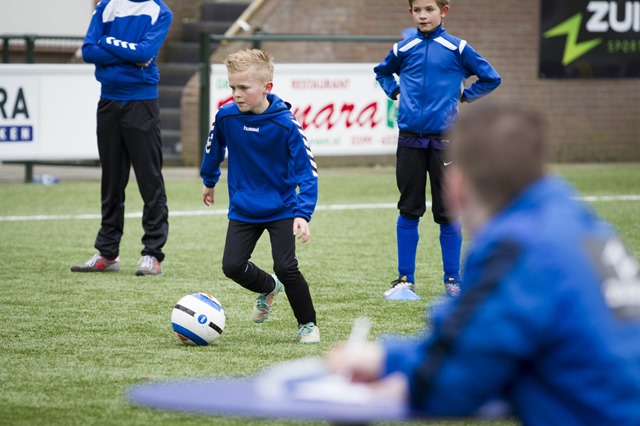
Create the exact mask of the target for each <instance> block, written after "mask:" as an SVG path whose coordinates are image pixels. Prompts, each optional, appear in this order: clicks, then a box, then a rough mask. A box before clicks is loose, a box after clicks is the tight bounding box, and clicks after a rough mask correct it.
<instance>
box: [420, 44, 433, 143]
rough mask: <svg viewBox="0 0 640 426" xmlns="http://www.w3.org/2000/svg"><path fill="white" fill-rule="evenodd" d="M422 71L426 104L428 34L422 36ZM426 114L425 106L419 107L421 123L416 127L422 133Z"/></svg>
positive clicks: (423, 93)
mask: <svg viewBox="0 0 640 426" xmlns="http://www.w3.org/2000/svg"><path fill="white" fill-rule="evenodd" d="M424 41H425V43H424V73H423V77H422V78H423V80H422V90H423V92H422V96H423V99H424V103H425V104H426V101H427V93H428V92H429V90H428V89H427V80H428V78H427V69H428V66H427V65H428V63H429V45H430V44H431V37H430V36H425V38H424ZM425 114H426V108H424V107H423V108H420V123H422V124H421V125H420V129H418V132H419V133H420V134H422V129H424V128H426V122H427V118H426V117H425Z"/></svg>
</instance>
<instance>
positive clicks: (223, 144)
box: [200, 49, 320, 343]
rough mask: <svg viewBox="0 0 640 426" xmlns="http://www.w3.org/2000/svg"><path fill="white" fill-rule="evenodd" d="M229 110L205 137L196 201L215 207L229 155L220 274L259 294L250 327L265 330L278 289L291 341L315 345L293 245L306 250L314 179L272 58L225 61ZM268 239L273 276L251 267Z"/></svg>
mask: <svg viewBox="0 0 640 426" xmlns="http://www.w3.org/2000/svg"><path fill="white" fill-rule="evenodd" d="M225 65H226V67H227V71H228V78H229V86H230V87H231V91H232V94H233V100H234V102H233V103H231V104H227V105H224V106H222V107H221V108H220V109H219V110H218V112H217V114H216V117H215V121H214V124H213V126H212V128H211V131H210V132H209V138H208V141H207V145H206V148H205V154H204V158H203V161H202V167H201V170H200V174H201V176H202V180H203V183H204V188H203V190H202V199H203V202H204V203H205V204H206V205H211V204H213V202H214V195H215V187H216V184H217V183H218V180H219V179H220V164H221V163H222V161H223V160H224V158H225V154H226V151H227V150H228V151H229V153H228V187H229V213H228V217H229V226H228V230H227V237H226V242H225V248H224V255H223V259H222V270H223V272H224V274H225V275H226V276H227V277H229V278H231V279H232V280H234V281H235V282H237V283H238V284H240V285H241V286H243V287H245V288H246V289H248V290H251V291H253V292H255V293H258V294H259V295H258V297H257V299H256V303H255V306H254V308H253V312H252V314H251V319H252V321H253V322H255V323H262V322H264V321H265V320H266V319H267V317H268V316H269V313H270V312H271V307H272V304H273V301H274V298H275V297H276V296H277V295H278V293H279V292H281V291H282V290H283V289H284V290H285V291H286V294H287V297H288V299H289V303H290V305H291V308H292V309H293V314H294V316H295V317H296V320H297V322H298V330H297V332H296V334H295V339H296V340H298V341H299V342H301V343H317V342H319V341H320V331H319V329H318V326H317V321H316V312H315V309H314V306H313V301H312V298H311V294H310V291H309V285H308V283H307V281H306V280H305V278H304V276H303V275H302V273H301V272H300V270H299V269H298V260H297V259H296V254H295V241H296V240H295V237H296V235H297V236H298V239H299V240H300V241H302V242H303V243H305V242H306V241H307V240H308V239H309V236H310V231H309V221H310V220H311V215H312V213H313V211H314V210H315V206H316V202H317V198H318V172H317V166H316V163H315V159H314V157H313V154H312V152H311V149H310V147H309V143H308V141H307V138H306V136H305V133H304V131H303V129H302V126H301V125H300V123H299V122H298V120H297V119H296V118H295V116H294V115H293V114H292V113H291V111H290V105H289V104H287V103H285V102H284V101H283V100H282V99H280V98H279V97H278V96H276V95H275V94H273V93H271V89H272V88H273V83H272V79H273V67H274V65H273V57H272V56H271V55H270V54H268V53H267V52H264V51H262V50H259V49H252V50H241V51H238V52H235V53H232V54H231V55H229V56H228V57H227V58H226V60H225ZM265 230H266V231H268V232H269V236H270V238H271V251H272V256H273V268H274V272H275V273H274V274H273V275H269V274H268V273H266V272H265V271H263V270H262V269H260V268H259V267H258V266H256V265H255V264H254V263H252V262H250V261H249V259H250V257H251V254H252V252H253V250H254V248H255V246H256V243H257V241H258V239H259V238H260V236H261V235H262V233H263V232H264V231H265Z"/></svg>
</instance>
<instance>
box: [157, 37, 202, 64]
mask: <svg viewBox="0 0 640 426" xmlns="http://www.w3.org/2000/svg"><path fill="white" fill-rule="evenodd" d="M165 55H166V59H167V62H180V63H192V64H195V63H198V62H200V44H199V43H196V42H182V41H169V42H167V46H166V48H165Z"/></svg>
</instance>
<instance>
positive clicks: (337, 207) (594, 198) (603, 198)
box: [0, 195, 640, 222]
mask: <svg viewBox="0 0 640 426" xmlns="http://www.w3.org/2000/svg"><path fill="white" fill-rule="evenodd" d="M578 198H579V199H580V200H582V201H586V202H589V203H598V202H619V201H640V195H589V196H585V197H578ZM430 205H431V203H430V202H427V207H429V206H430ZM396 206H397V204H396V203H370V204H330V205H320V206H317V207H316V211H322V210H325V211H326V210H328V211H342V210H376V209H395V208H396ZM226 214H227V209H213V210H191V211H189V210H187V211H173V210H169V217H187V216H218V215H226ZM125 217H127V218H141V217H142V212H134V213H126V214H125ZM83 219H90V220H97V219H100V215H99V214H74V215H72V214H62V215H32V216H0V222H23V221H42V220H83Z"/></svg>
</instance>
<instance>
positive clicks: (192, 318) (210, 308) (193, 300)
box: [171, 293, 226, 346]
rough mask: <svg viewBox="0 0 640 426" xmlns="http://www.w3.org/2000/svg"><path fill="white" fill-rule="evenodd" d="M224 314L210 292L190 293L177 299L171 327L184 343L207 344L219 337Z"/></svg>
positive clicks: (224, 317)
mask: <svg viewBox="0 0 640 426" xmlns="http://www.w3.org/2000/svg"><path fill="white" fill-rule="evenodd" d="M225 321H226V316H225V314H224V309H223V308H222V304H221V303H220V302H219V301H218V299H216V298H215V297H213V296H212V295H210V294H207V293H192V294H189V295H186V296H184V297H183V298H182V299H180V300H178V303H176V305H175V306H174V307H173V312H172V313H171V327H172V328H173V331H174V332H175V333H176V335H177V336H178V339H180V341H181V342H182V343H184V344H186V345H198V346H205V345H209V344H211V343H213V342H215V341H216V340H218V339H219V338H220V335H221V334H222V331H223V330H224V324H225Z"/></svg>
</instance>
